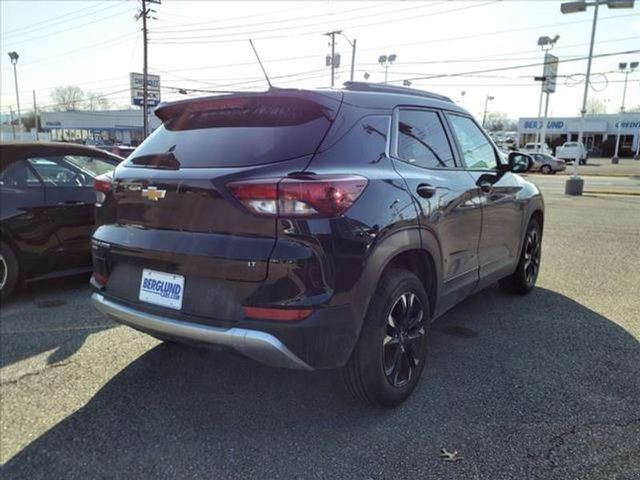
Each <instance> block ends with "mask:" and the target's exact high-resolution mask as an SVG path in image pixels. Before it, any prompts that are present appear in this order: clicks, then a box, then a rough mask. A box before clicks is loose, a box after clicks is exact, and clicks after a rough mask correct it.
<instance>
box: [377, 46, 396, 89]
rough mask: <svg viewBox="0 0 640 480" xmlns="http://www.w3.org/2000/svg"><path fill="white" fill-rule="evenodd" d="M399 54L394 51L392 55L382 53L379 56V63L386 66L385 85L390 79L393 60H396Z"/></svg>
mask: <svg viewBox="0 0 640 480" xmlns="http://www.w3.org/2000/svg"><path fill="white" fill-rule="evenodd" d="M396 58H398V57H397V55H396V54H395V53H392V54H391V55H380V56H379V57H378V63H379V64H380V65H381V66H382V67H384V83H385V85H386V84H387V83H388V81H389V67H390V66H391V64H392V63H393V62H395V61H396Z"/></svg>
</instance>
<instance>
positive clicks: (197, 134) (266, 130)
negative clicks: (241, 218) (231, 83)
mask: <svg viewBox="0 0 640 480" xmlns="http://www.w3.org/2000/svg"><path fill="white" fill-rule="evenodd" d="M332 114H333V112H332V111H331V110H329V109H327V108H326V107H324V106H322V105H319V104H318V103H315V102H313V101H309V100H306V99H300V98H290V97H289V98H287V97H256V98H244V99H236V100H234V101H226V102H225V101H212V102H211V104H210V105H209V107H208V108H207V106H206V104H205V105H204V106H203V105H198V104H196V105H195V106H194V108H191V109H190V108H189V107H187V108H186V109H185V110H184V111H182V112H179V113H178V114H177V115H175V116H172V117H171V118H169V119H167V120H166V121H165V122H164V124H163V125H162V126H161V127H160V128H158V129H157V130H156V131H155V132H153V134H152V135H150V136H149V138H147V140H145V141H144V142H143V143H142V144H141V145H140V146H139V147H138V148H137V149H136V151H135V154H133V155H132V156H130V157H129V158H128V159H127V161H126V162H125V165H127V166H131V167H137V166H138V167H139V166H153V165H154V161H153V158H152V157H153V156H157V155H158V154H166V153H171V154H172V157H174V159H175V161H177V162H178V166H179V167H178V168H198V167H242V166H249V165H260V164H265V163H273V162H279V161H283V160H290V159H292V158H297V157H302V156H305V155H309V154H312V153H313V152H315V150H316V149H317V148H318V146H319V145H320V142H321V141H322V139H323V138H324V135H325V134H326V132H327V130H328V129H329V127H330V126H331V118H332ZM141 157H144V158H141ZM136 159H138V161H136ZM148 159H149V160H148ZM155 163H156V164H158V162H155Z"/></svg>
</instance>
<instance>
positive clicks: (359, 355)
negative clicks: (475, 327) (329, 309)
mask: <svg viewBox="0 0 640 480" xmlns="http://www.w3.org/2000/svg"><path fill="white" fill-rule="evenodd" d="M403 299H404V300H403ZM405 306H408V307H409V308H406V307H405ZM420 312H421V313H420ZM401 319H402V320H401ZM430 324H431V310H430V306H429V299H428V297H427V294H426V292H425V289H424V287H423V285H422V283H421V282H420V280H419V279H418V277H416V276H415V275H413V274H412V273H410V272H408V271H406V270H399V269H389V270H387V271H386V272H385V273H384V275H383V276H382V278H381V279H380V282H379V284H378V287H377V289H376V291H375V293H374V295H373V298H372V300H371V303H370V304H369V308H368V311H367V315H366V317H365V319H364V324H363V326H362V331H361V332H360V338H359V339H358V343H357V344H356V346H355V348H354V350H353V352H352V354H351V358H350V359H349V361H348V362H347V364H346V365H345V366H344V367H342V377H343V380H344V382H345V384H346V387H347V389H348V390H349V391H350V392H351V393H352V394H353V395H354V396H355V397H356V398H358V399H360V400H362V401H363V402H366V403H370V404H377V405H379V406H383V407H393V406H396V405H398V404H400V403H402V402H403V401H405V400H406V399H407V397H409V395H410V394H411V392H412V391H413V389H414V388H415V386H416V384H417V383H418V380H419V379H420V375H421V374H422V370H423V368H424V365H425V361H426V354H427V340H428V332H429V328H430Z"/></svg>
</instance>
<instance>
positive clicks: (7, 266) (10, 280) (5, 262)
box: [0, 242, 20, 300]
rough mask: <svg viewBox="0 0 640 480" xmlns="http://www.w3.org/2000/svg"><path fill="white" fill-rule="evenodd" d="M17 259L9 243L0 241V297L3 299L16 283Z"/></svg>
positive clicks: (9, 293) (18, 276)
mask: <svg viewBox="0 0 640 480" xmlns="http://www.w3.org/2000/svg"><path fill="white" fill-rule="evenodd" d="M18 268H19V267H18V259H17V258H16V255H15V254H14V253H13V250H12V249H11V247H9V245H7V244H6V243H4V242H0V298H1V299H2V300H5V299H6V298H8V297H9V295H11V293H12V292H13V290H14V289H15V288H16V285H17V284H18V278H20V275H19V274H20V272H19V271H18Z"/></svg>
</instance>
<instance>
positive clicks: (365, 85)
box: [343, 81, 453, 103]
mask: <svg viewBox="0 0 640 480" xmlns="http://www.w3.org/2000/svg"><path fill="white" fill-rule="evenodd" d="M343 85H344V88H345V89H346V90H351V91H354V92H380V93H398V94H401V95H413V96H416V97H426V98H433V99H436V100H442V101H444V102H450V103H453V100H451V99H450V98H449V97H445V96H444V95H439V94H437V93H432V92H427V91H424V90H417V89H415V88H407V87H396V86H395V85H387V84H384V83H369V82H352V81H349V82H344V84H343Z"/></svg>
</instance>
